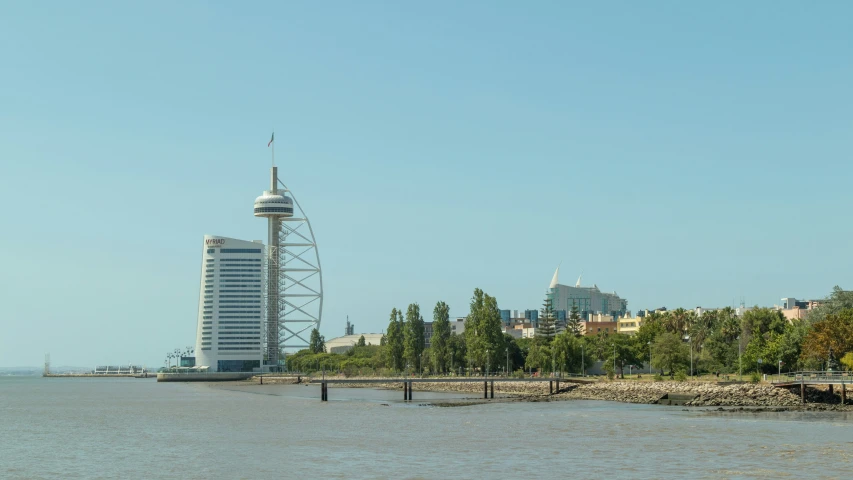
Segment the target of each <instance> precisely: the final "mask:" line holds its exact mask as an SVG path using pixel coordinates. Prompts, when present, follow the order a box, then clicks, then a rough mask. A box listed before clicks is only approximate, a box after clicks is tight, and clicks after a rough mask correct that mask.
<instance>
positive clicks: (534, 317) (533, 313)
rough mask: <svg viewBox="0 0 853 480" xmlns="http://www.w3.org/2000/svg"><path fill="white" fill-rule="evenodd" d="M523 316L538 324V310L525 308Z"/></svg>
mask: <svg viewBox="0 0 853 480" xmlns="http://www.w3.org/2000/svg"><path fill="white" fill-rule="evenodd" d="M524 318H525V319H526V320H530V322H531V323H533V325H539V310H525V311H524Z"/></svg>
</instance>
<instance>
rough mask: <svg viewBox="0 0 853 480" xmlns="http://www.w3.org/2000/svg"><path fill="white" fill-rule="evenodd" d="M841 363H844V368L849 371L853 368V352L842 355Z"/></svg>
mask: <svg viewBox="0 0 853 480" xmlns="http://www.w3.org/2000/svg"><path fill="white" fill-rule="evenodd" d="M841 364H842V365H844V368H845V369H846V370H847V371H848V372H849V371H850V370H853V352H847V354H845V355H844V356H843V357H841Z"/></svg>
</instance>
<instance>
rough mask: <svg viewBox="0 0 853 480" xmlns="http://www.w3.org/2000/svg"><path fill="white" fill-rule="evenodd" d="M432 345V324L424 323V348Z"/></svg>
mask: <svg viewBox="0 0 853 480" xmlns="http://www.w3.org/2000/svg"><path fill="white" fill-rule="evenodd" d="M430 345H432V322H424V347H425V348H429V347H430Z"/></svg>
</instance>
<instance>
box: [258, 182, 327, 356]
mask: <svg viewBox="0 0 853 480" xmlns="http://www.w3.org/2000/svg"><path fill="white" fill-rule="evenodd" d="M279 186H281V188H279ZM288 193H289V194H290V195H291V196H287V195H286V194H288ZM292 196H293V194H292V192H290V190H288V188H287V187H286V186H285V185H284V184H283V183H281V182H279V180H278V168H277V167H272V169H271V170H270V189H269V190H268V191H264V193H263V195H261V196H260V197H258V198H257V199H255V216H256V217H265V218H267V222H268V238H267V250H266V268H265V270H264V271H265V282H266V283H265V286H264V298H265V299H266V302H265V304H266V317H265V319H266V321H265V327H266V328H265V330H266V337H265V343H264V345H265V349H264V356H265V357H266V365H268V366H269V367H272V368H274V369H277V368H278V365H279V358H280V355H279V354H280V350H281V349H288V348H291V349H298V348H305V347H307V346H308V343H309V336H310V333H311V330H313V329H314V328H317V329H319V328H320V319H321V318H322V315H323V274H322V272H321V270H320V255H319V254H318V252H317V242H316V241H315V240H314V233H313V231H312V230H311V224H310V223H309V221H308V217H307V216H306V215H305V213H304V212H303V211H302V208H301V207H300V206H299V202H298V201H296V199H295V197H293V198H291V197H292ZM294 203H295V204H296V208H295V209H294ZM295 214H298V215H295ZM303 226H304V227H305V228H302V227H303Z"/></svg>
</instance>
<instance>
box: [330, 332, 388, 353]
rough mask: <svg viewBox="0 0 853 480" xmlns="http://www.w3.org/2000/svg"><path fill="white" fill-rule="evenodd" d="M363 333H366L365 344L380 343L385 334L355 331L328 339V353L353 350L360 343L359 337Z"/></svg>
mask: <svg viewBox="0 0 853 480" xmlns="http://www.w3.org/2000/svg"><path fill="white" fill-rule="evenodd" d="M362 335H364V344H365V345H379V344H381V343H382V337H383V336H384V335H383V334H381V333H355V334H352V335H344V336H343V337H337V338H333V339H331V340H326V353H346V352H348V351H350V350H352V347H354V346H355V345H356V344H357V343H358V339H359V338H361V336H362Z"/></svg>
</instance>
